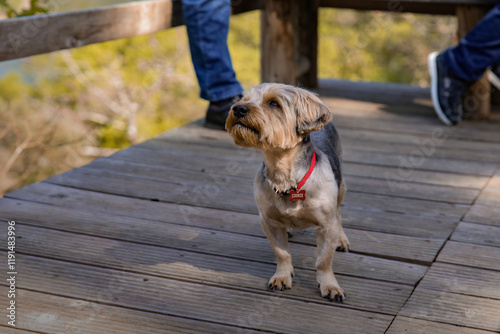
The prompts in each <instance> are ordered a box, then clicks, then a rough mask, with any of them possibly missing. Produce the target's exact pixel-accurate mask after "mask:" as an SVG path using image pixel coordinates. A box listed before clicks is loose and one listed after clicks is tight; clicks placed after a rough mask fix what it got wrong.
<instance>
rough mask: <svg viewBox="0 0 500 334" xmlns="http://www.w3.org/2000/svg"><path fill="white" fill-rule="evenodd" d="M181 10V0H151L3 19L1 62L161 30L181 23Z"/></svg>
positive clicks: (0, 25)
mask: <svg viewBox="0 0 500 334" xmlns="http://www.w3.org/2000/svg"><path fill="white" fill-rule="evenodd" d="M174 5H175V6H174ZM181 10H182V9H181V4H180V2H179V1H171V0H148V1H140V2H139V1H138V2H131V3H126V4H120V5H114V6H107V7H98V8H93V9H87V10H81V11H74V12H65V13H54V14H47V15H40V16H36V17H22V18H15V19H9V20H3V21H0V41H1V44H0V52H1V53H0V61H3V60H9V59H15V58H22V57H27V56H32V55H36V54H41V53H48V52H52V51H56V50H61V49H67V48H73V47H79V46H84V45H87V44H92V43H101V42H105V41H109V40H114V39H119V38H128V37H134V36H139V35H144V34H150V33H153V32H157V31H161V30H163V29H167V28H170V27H172V26H175V25H179V24H180V23H181V22H180V21H179V20H178V18H179V15H180V16H182V14H181V13H182V12H181Z"/></svg>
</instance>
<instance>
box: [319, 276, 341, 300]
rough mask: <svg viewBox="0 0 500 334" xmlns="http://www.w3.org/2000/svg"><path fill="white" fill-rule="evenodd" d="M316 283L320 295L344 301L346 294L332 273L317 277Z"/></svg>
mask: <svg viewBox="0 0 500 334" xmlns="http://www.w3.org/2000/svg"><path fill="white" fill-rule="evenodd" d="M318 283H319V285H318V287H319V289H320V291H321V297H323V298H328V299H329V300H330V301H336V302H341V303H343V302H344V299H345V297H346V294H345V293H344V290H343V289H342V288H341V287H340V285H339V283H338V282H337V280H336V279H335V276H333V273H332V274H331V275H325V276H322V277H320V278H318Z"/></svg>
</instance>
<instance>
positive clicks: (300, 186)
mask: <svg viewBox="0 0 500 334" xmlns="http://www.w3.org/2000/svg"><path fill="white" fill-rule="evenodd" d="M314 166H316V152H313V157H312V161H311V167H309V170H308V171H307V173H306V175H305V176H304V178H303V179H302V180H300V182H299V183H298V184H297V190H299V189H300V188H302V187H303V186H304V184H305V183H306V181H307V179H308V178H309V176H311V174H312V172H313V170H314Z"/></svg>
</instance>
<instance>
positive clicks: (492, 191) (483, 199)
mask: <svg viewBox="0 0 500 334" xmlns="http://www.w3.org/2000/svg"><path fill="white" fill-rule="evenodd" d="M476 203H478V204H484V205H495V206H498V205H500V188H493V187H487V188H486V189H484V190H483V191H482V192H481V195H480V196H479V198H478V199H477V201H476Z"/></svg>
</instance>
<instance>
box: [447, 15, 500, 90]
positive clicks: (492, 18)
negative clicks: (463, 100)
mask: <svg viewBox="0 0 500 334" xmlns="http://www.w3.org/2000/svg"><path fill="white" fill-rule="evenodd" d="M443 59H444V61H445V63H446V65H447V66H448V67H449V68H450V70H451V71H452V72H453V74H454V75H456V76H457V77H458V78H459V79H462V80H465V81H470V82H472V81H477V80H479V79H480V78H481V76H482V75H483V73H484V71H485V70H486V69H487V68H488V67H490V66H492V65H496V64H498V63H499V62H500V5H496V6H495V7H494V8H493V9H491V10H490V11H489V12H488V13H487V14H486V15H485V16H484V17H483V18H482V20H481V21H479V23H478V24H477V25H476V26H475V27H474V28H473V29H472V30H471V31H470V32H469V33H468V34H467V35H466V36H465V37H464V38H462V40H460V42H459V43H458V45H457V46H455V47H452V48H449V49H447V50H445V51H444V52H443Z"/></svg>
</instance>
